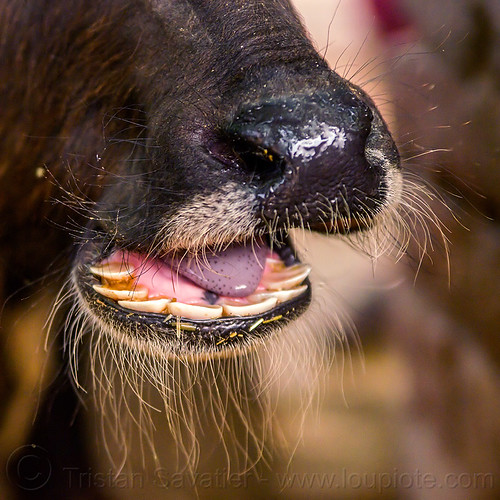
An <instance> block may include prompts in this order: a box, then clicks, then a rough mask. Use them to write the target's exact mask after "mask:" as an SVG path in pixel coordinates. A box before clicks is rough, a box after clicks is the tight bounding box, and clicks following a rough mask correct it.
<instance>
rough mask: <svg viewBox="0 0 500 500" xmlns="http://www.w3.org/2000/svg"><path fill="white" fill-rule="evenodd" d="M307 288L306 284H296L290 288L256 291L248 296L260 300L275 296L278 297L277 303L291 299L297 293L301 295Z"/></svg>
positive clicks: (296, 295)
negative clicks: (296, 285)
mask: <svg viewBox="0 0 500 500" xmlns="http://www.w3.org/2000/svg"><path fill="white" fill-rule="evenodd" d="M306 290H307V285H302V286H298V287H296V288H291V289H290V290H276V291H274V292H262V293H256V294H255V295H252V296H251V297H249V299H250V300H255V301H260V300H263V299H268V298H269V297H276V298H277V299H278V304H281V303H282V302H286V301H287V300H292V299H294V298H295V297H298V296H299V295H302V294H303V293H304V292H305V291H306Z"/></svg>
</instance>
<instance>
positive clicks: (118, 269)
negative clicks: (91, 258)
mask: <svg viewBox="0 0 500 500" xmlns="http://www.w3.org/2000/svg"><path fill="white" fill-rule="evenodd" d="M90 272H91V273H92V274H95V275H96V276H100V277H101V278H104V279H106V280H110V281H122V280H127V279H131V278H133V272H134V269H133V268H131V267H128V266H127V265H126V264H124V263H123V262H109V263H108V264H103V265H102V266H92V267H91V268H90Z"/></svg>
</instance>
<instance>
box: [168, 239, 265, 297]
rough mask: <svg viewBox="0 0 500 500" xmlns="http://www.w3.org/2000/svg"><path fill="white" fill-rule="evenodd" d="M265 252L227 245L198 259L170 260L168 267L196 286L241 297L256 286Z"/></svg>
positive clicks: (252, 248) (260, 249)
mask: <svg viewBox="0 0 500 500" xmlns="http://www.w3.org/2000/svg"><path fill="white" fill-rule="evenodd" d="M268 253H269V248H268V247H267V246H266V245H264V244H263V243H262V244H260V245H257V244H255V245H250V244H249V245H246V246H245V245H231V246H229V247H228V248H227V249H226V250H223V251H221V252H210V251H209V252H207V253H206V254H205V255H203V256H199V257H198V258H192V257H190V258H184V259H173V260H171V261H170V265H171V267H172V268H173V269H174V270H176V271H177V270H178V272H179V274H181V275H182V276H184V277H186V278H188V279H190V280H191V281H193V282H194V283H196V284H197V285H198V286H200V287H202V288H205V289H206V290H209V291H210V292H214V293H216V294H218V295H225V296H228V297H245V296H247V295H250V294H252V293H253V292H255V290H256V288H257V286H258V285H259V283H260V280H261V278H262V274H263V273H264V266H265V263H266V256H267V254H268Z"/></svg>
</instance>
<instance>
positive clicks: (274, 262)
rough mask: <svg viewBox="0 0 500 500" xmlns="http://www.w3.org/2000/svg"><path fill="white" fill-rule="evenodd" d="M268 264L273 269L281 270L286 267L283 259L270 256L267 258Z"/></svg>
mask: <svg viewBox="0 0 500 500" xmlns="http://www.w3.org/2000/svg"><path fill="white" fill-rule="evenodd" d="M266 264H267V265H268V266H269V267H270V268H271V269H273V271H281V270H282V269H284V267H285V263H284V262H283V261H282V260H281V259H275V258H273V257H268V258H267V259H266Z"/></svg>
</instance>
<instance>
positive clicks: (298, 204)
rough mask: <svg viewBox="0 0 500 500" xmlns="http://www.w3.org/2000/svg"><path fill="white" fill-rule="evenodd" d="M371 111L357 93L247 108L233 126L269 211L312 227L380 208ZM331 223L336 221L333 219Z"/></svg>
mask: <svg viewBox="0 0 500 500" xmlns="http://www.w3.org/2000/svg"><path fill="white" fill-rule="evenodd" d="M373 119H374V117H373V113H372V111H371V109H370V107H369V106H368V105H367V104H366V103H365V102H363V101H362V100H360V99H359V98H357V97H356V96H355V95H354V94H353V93H351V92H350V91H348V90H346V89H345V88H344V89H340V90H339V91H337V92H328V93H315V94H312V95H302V96H300V95H299V96H296V95H295V96H287V97H282V98H280V99H276V100H272V101H266V102H262V103H259V104H256V105H253V106H249V107H247V108H244V109H242V110H241V111H240V112H239V113H238V114H237V116H236V118H235V119H234V121H233V122H232V124H231V127H230V128H231V133H232V134H233V137H235V138H236V144H237V146H236V148H237V149H238V154H239V155H240V157H241V158H243V160H244V163H245V164H246V165H247V168H251V169H252V179H253V182H254V183H255V185H256V187H257V189H258V198H259V200H260V203H261V212H262V214H263V215H264V216H265V217H266V218H268V219H270V218H272V219H276V218H283V217H286V218H288V219H289V220H290V219H297V220H296V221H293V220H291V221H290V222H291V223H296V222H299V220H300V221H301V222H302V223H304V221H305V222H306V223H307V224H309V225H314V224H316V223H317V222H318V221H319V220H324V219H325V218H326V216H325V213H326V212H331V213H333V212H336V213H341V212H348V211H350V210H352V208H353V205H354V204H355V203H356V201H355V200H358V201H359V203H361V204H364V205H366V204H369V203H372V202H371V200H372V199H376V198H377V195H378V192H379V188H380V171H379V169H378V168H376V167H375V166H374V165H373V164H371V163H370V162H369V161H368V160H367V155H366V145H367V139H368V137H369V135H370V132H371V129H372V122H373ZM330 219H331V217H330Z"/></svg>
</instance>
